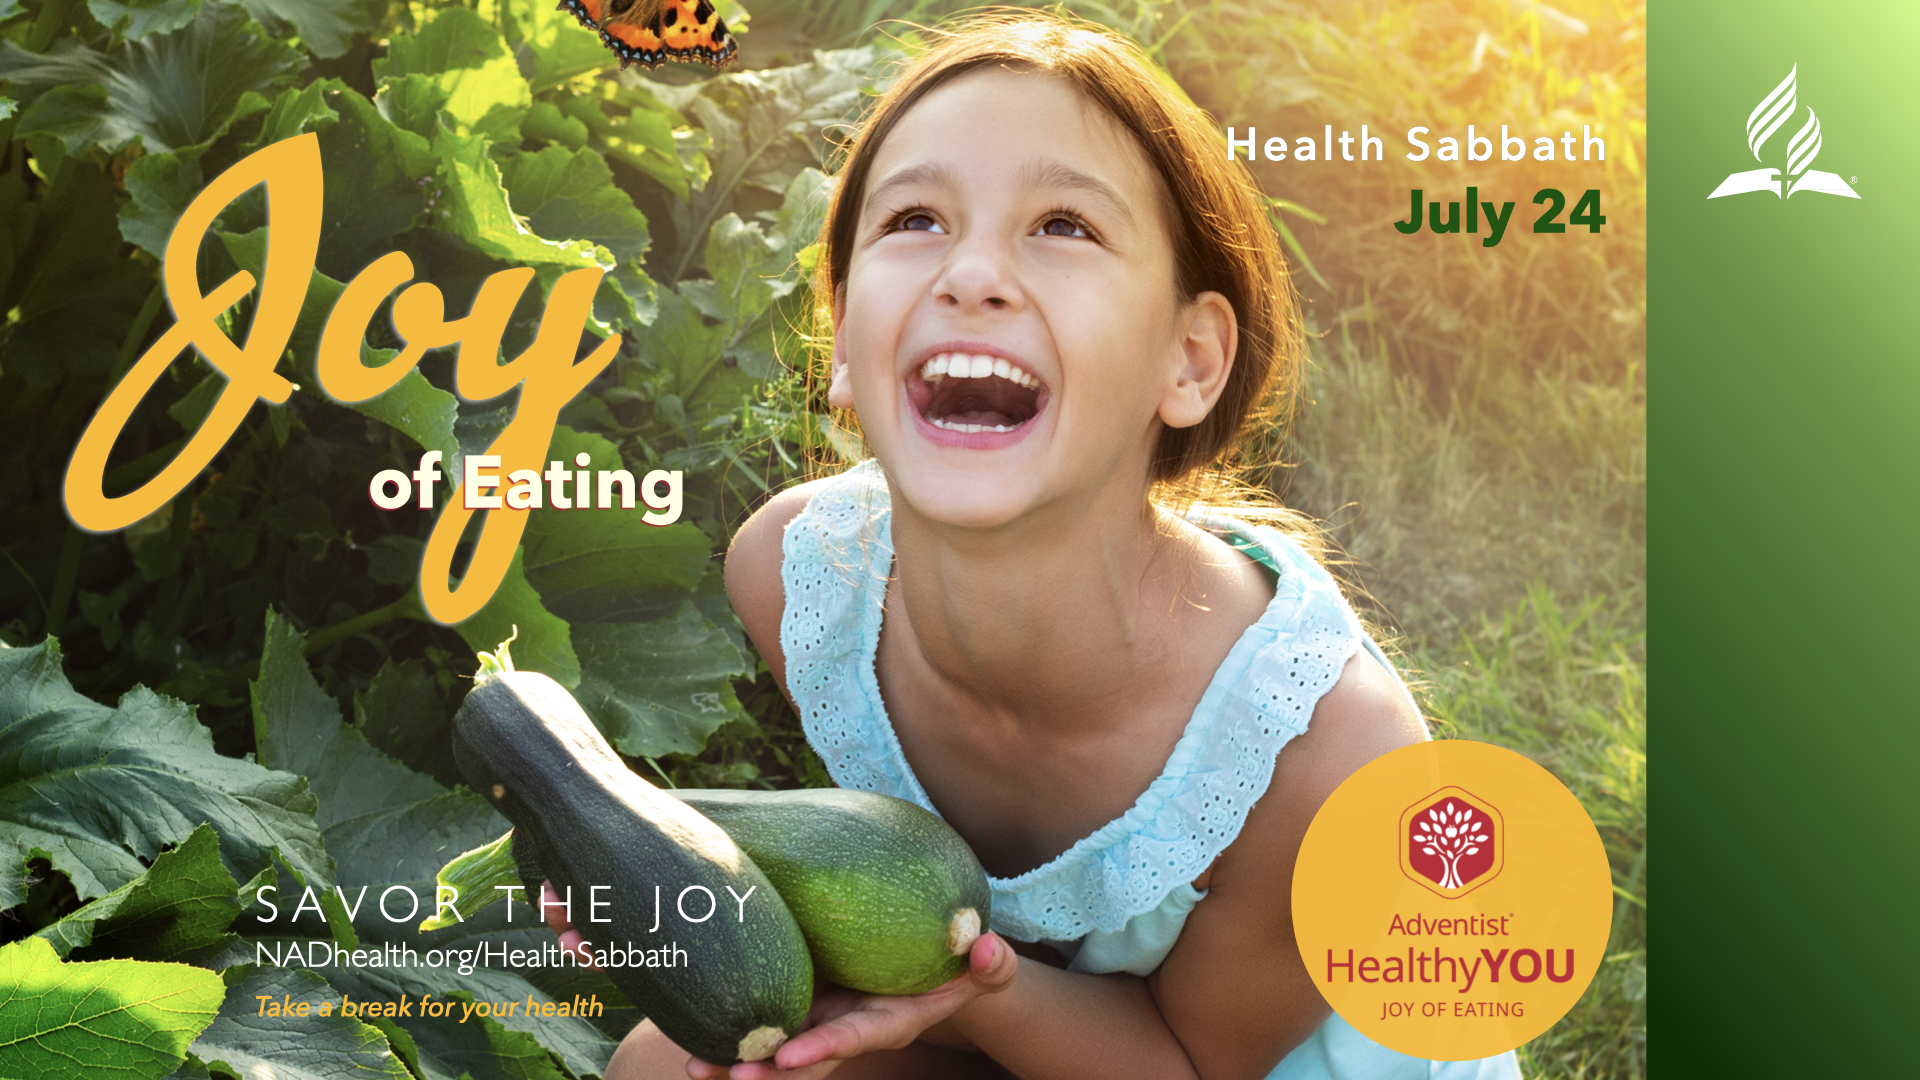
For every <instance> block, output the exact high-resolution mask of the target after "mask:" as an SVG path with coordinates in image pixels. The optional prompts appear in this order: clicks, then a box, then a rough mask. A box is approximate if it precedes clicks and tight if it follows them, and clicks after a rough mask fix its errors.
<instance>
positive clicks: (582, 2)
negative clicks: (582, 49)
mask: <svg viewBox="0 0 1920 1080" xmlns="http://www.w3.org/2000/svg"><path fill="white" fill-rule="evenodd" d="M605 6H606V5H605V2H604V0H560V6H559V7H557V8H555V9H554V10H555V11H571V12H573V17H574V18H576V19H579V20H580V25H581V26H584V27H586V28H587V29H589V30H596V31H597V30H599V29H600V14H601V12H602V11H603V10H605Z"/></svg>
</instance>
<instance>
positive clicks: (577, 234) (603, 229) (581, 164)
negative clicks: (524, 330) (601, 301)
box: [501, 146, 648, 263]
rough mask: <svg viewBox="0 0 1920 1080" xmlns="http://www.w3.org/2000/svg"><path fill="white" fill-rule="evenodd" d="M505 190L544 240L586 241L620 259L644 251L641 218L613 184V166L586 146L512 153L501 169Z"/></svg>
mask: <svg viewBox="0 0 1920 1080" xmlns="http://www.w3.org/2000/svg"><path fill="white" fill-rule="evenodd" d="M501 172H502V179H503V180H504V181H505V183H506V186H507V194H508V195H509V196H510V197H511V198H512V200H513V209H514V212H515V213H517V214H522V215H525V216H526V218H527V225H528V227H530V228H531V229H533V231H534V232H535V233H538V234H539V235H541V236H543V237H546V238H547V239H549V240H591V241H593V242H594V243H596V244H598V245H600V246H601V247H603V248H606V249H607V250H608V251H610V252H612V253H613V257H614V258H616V259H618V260H620V261H621V262H623V263H625V262H636V261H638V260H639V259H640V257H641V256H642V255H645V254H646V251H647V239H648V238H647V218H646V215H645V214H642V213H641V212H640V211H639V210H638V209H637V208H635V207H634V205H633V198H632V197H631V196H629V195H628V194H627V193H626V192H624V191H622V190H620V189H619V188H618V187H616V186H614V183H613V170H611V169H609V168H607V163H606V160H605V159H604V158H602V157H601V156H600V155H599V154H596V153H594V152H593V151H592V150H581V151H578V152H573V151H569V150H567V149H565V148H563V147H558V146H549V147H547V148H546V149H544V150H540V151H537V152H534V153H530V154H515V155H514V156H513V157H512V158H509V159H508V160H507V162H506V164H505V165H504V166H503V167H502V170H501Z"/></svg>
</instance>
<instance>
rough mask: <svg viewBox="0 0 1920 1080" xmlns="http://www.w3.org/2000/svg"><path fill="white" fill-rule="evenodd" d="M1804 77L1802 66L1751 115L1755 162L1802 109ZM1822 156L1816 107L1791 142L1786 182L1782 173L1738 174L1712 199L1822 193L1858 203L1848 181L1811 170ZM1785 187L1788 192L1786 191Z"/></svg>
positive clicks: (1750, 144) (1756, 171) (1749, 140)
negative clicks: (1761, 193) (1758, 193)
mask: <svg viewBox="0 0 1920 1080" xmlns="http://www.w3.org/2000/svg"><path fill="white" fill-rule="evenodd" d="M1799 74H1800V65H1798V64H1795V65H1794V66H1793V70H1792V71H1789V72H1787V77H1786V79H1785V80H1783V81H1782V82H1781V83H1780V85H1779V86H1776V87H1774V88H1773V93H1771V94H1768V95H1767V96H1766V98H1765V100H1763V101H1761V102H1760V104H1759V106H1757V107H1756V108H1755V109H1754V110H1753V112H1752V113H1751V114H1749V115H1748V116H1747V149H1749V150H1751V151H1753V160H1755V161H1759V160H1760V148H1761V147H1763V146H1765V145H1766V144H1767V140H1768V139H1771V138H1773V135H1774V132H1777V131H1779V130H1780V128H1781V125H1783V124H1785V123H1786V122H1787V121H1788V120H1789V119H1791V118H1792V116H1793V112H1794V109H1795V108H1797V107H1798V105H1799V102H1798V101H1797V100H1796V95H1797V90H1796V87H1795V85H1794V80H1795V79H1796V77H1797V76H1798V75H1799ZM1819 156H1820V118H1819V117H1818V116H1815V115H1814V113H1813V106H1811V105H1809V106H1807V122H1806V123H1805V124H1803V125H1802V126H1801V128H1800V130H1799V132H1798V133H1796V134H1795V135H1794V136H1793V138H1791V139H1788V140H1787V177H1786V179H1784V180H1782V179H1779V178H1778V177H1779V176H1780V170H1779V169H1753V170H1751V171H1749V172H1737V173H1734V174H1733V175H1732V176H1729V177H1727V178H1726V179H1725V180H1722V181H1720V186H1719V187H1717V188H1714V189H1713V194H1711V195H1709V196H1707V198H1709V199H1717V198H1719V197H1720V196H1722V195H1744V194H1746V193H1747V192H1749V191H1771V192H1773V193H1774V194H1775V195H1776V196H1779V197H1781V198H1792V197H1793V196H1795V195H1797V194H1799V193H1800V192H1802V191H1822V192H1825V193H1826V194H1828V195H1845V196H1846V197H1847V198H1849V199H1857V198H1859V197H1860V195H1859V193H1858V192H1856V191H1854V190H1853V188H1852V186H1851V185H1849V184H1848V183H1847V182H1846V180H1844V179H1842V178H1841V177H1839V176H1836V175H1834V174H1833V173H1830V172H1821V171H1820V170H1818V169H1809V168H1807V166H1809V165H1811V164H1813V159H1814V158H1816V157H1819ZM1783 186H1784V188H1785V190H1784V191H1783V190H1782V187H1783Z"/></svg>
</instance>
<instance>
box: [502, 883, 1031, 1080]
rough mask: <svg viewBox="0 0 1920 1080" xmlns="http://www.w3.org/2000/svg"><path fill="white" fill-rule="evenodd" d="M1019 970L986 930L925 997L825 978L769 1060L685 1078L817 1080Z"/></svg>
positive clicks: (567, 943)
mask: <svg viewBox="0 0 1920 1080" xmlns="http://www.w3.org/2000/svg"><path fill="white" fill-rule="evenodd" d="M540 893H541V896H542V897H543V898H544V899H545V900H546V901H547V902H548V906H547V908H546V909H545V910H546V912H547V926H548V927H550V928H551V929H552V930H553V932H554V933H555V934H558V935H559V936H560V947H561V948H562V949H565V950H567V951H569V952H574V953H577V954H578V955H579V956H580V958H581V960H582V961H583V963H584V964H586V966H589V967H593V968H594V970H598V967H597V966H596V965H594V964H593V963H592V961H591V958H590V957H589V955H588V953H587V950H586V947H585V946H586V939H585V938H584V937H583V936H582V935H581V933H580V931H578V930H576V929H574V928H573V924H572V923H569V922H568V921H567V920H566V917H565V916H564V915H563V914H562V912H563V911H564V910H565V909H564V908H561V907H558V906H555V905H557V904H558V903H559V897H558V895H557V894H556V893H554V891H553V885H552V883H551V882H544V881H543V882H541V883H540ZM1019 966H1020V958H1019V957H1018V956H1015V955H1014V952H1013V949H1012V947H1011V946H1009V945H1008V944H1007V943H1006V942H1005V941H1004V940H1002V939H1001V937H1000V935H998V934H995V933H993V932H992V931H988V932H987V933H984V934H981V935H980V937H979V939H978V940H976V941H975V942H974V943H973V950H972V951H971V952H969V953H968V954H967V970H966V971H964V972H961V973H960V974H959V975H956V976H954V977H953V978H952V979H949V980H948V981H947V982H945V983H943V984H942V985H940V986H936V987H934V988H933V989H932V990H929V991H927V992H926V993H924V994H914V995H910V996H888V995H881V994H862V993H860V992H858V991H855V990H848V989H846V988H845V987H840V986H835V985H833V984H832V983H829V982H824V981H823V982H820V983H818V984H817V987H816V989H815V991H814V995H813V1008H812V1009H811V1010H810V1011H809V1012H808V1013H807V1027H806V1029H805V1030H803V1031H801V1032H800V1034H798V1035H795V1036H794V1037H793V1038H791V1039H789V1040H787V1042H786V1043H785V1044H784V1045H782V1046H781V1047H780V1049H779V1050H778V1051H777V1052H776V1053H775V1054H774V1057H773V1060H772V1061H770V1062H769V1061H743V1062H741V1063H739V1064H737V1065H734V1066H733V1067H732V1068H728V1067H727V1066H724V1065H713V1064H710V1063H708V1062H705V1061H701V1060H699V1059H698V1058H695V1059H692V1060H690V1061H688V1062H687V1075H688V1076H689V1077H691V1078H692V1080H820V1078H822V1077H825V1076H826V1075H827V1074H829V1073H831V1072H833V1070H835V1069H836V1068H839V1066H840V1063H841V1062H844V1061H846V1060H848V1059H849V1058H854V1057H858V1056H859V1055H861V1054H867V1053H872V1052H873V1051H876V1050H898V1049H900V1048H901V1047H904V1046H907V1045H908V1044H910V1043H912V1042H913V1041H914V1040H915V1039H917V1038H919V1037H920V1034H921V1033H922V1032H924V1031H926V1030H927V1029H928V1028H931V1027H933V1026H934V1025H935V1024H938V1023H940V1022H941V1021H943V1020H946V1019H947V1018H948V1017H950V1016H952V1015H953V1014H954V1013H956V1012H958V1011H960V1009H961V1007H962V1006H964V1005H966V1004H967V1003H968V1002H971V1001H973V1000H974V999H975V998H977V997H980V996H981V995H983V994H997V993H999V992H1000V991H1002V990H1005V989H1006V988H1007V987H1009V986H1011V985H1012V984H1013V977H1014V975H1015V974H1016V973H1017V972H1018V970H1019Z"/></svg>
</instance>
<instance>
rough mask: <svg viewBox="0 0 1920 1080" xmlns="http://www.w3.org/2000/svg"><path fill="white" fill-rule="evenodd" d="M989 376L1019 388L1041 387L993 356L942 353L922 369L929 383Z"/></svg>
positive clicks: (1015, 368) (1035, 379)
mask: <svg viewBox="0 0 1920 1080" xmlns="http://www.w3.org/2000/svg"><path fill="white" fill-rule="evenodd" d="M989 375H998V376H999V377H1000V378H1002V379H1005V380H1007V381H1008V382H1011V383H1013V384H1015V385H1017V386H1024V387H1026V388H1027V389H1029V390H1031V389H1034V388H1036V387H1038V386H1039V385H1040V380H1039V379H1038V378H1036V377H1034V376H1033V375H1030V374H1028V373H1027V372H1025V371H1022V370H1021V369H1019V368H1018V367H1015V366H1014V365H1013V364H1012V363H1011V362H1010V361H1007V360H1004V359H1001V358H999V357H993V356H969V355H966V354H963V353H942V354H940V355H939V356H936V357H934V358H933V359H931V360H929V361H927V362H926V363H925V364H922V365H921V367H920V377H921V378H923V379H925V380H927V381H928V382H937V381H939V380H940V379H942V378H944V377H946V376H952V377H953V378H956V379H984V378H986V377H987V376H989Z"/></svg>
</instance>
